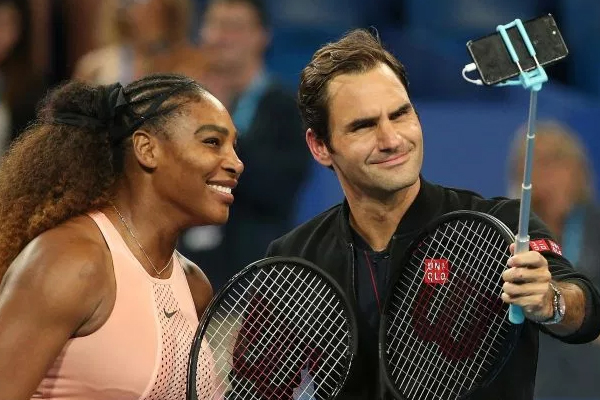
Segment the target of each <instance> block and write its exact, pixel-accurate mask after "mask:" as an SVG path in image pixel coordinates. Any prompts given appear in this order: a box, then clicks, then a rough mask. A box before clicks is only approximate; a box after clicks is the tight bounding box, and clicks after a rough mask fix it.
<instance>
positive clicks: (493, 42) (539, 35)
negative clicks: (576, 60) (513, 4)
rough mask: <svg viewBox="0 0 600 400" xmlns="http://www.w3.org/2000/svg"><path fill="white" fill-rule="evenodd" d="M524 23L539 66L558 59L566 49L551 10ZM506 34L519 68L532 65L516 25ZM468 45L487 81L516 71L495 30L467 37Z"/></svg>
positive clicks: (499, 78)
mask: <svg viewBox="0 0 600 400" xmlns="http://www.w3.org/2000/svg"><path fill="white" fill-rule="evenodd" d="M523 25H524V27H525V30H526V31H527V34H528V36H529V40H530V41H531V44H532V45H533V48H534V49H535V52H536V57H537V59H538V61H539V63H540V64H541V65H542V66H544V65H548V64H551V63H553V62H555V61H558V60H561V59H563V58H565V57H566V56H567V54H568V53H569V51H568V49H567V46H566V44H565V42H564V40H563V38H562V36H561V34H560V31H559V30H558V27H557V26H556V21H554V17H552V15H551V14H547V15H544V16H542V17H538V18H535V19H531V20H529V21H525V22H524V23H523ZM507 34H508V37H509V38H510V40H511V43H512V45H513V47H514V49H515V51H516V53H517V56H518V57H519V63H520V64H521V68H523V70H524V71H530V70H532V69H534V68H535V67H536V64H535V61H534V59H533V57H531V56H530V55H529V51H528V50H527V47H525V42H524V41H523V39H522V37H521V33H520V32H519V30H518V28H517V27H516V26H515V27H512V28H510V29H508V30H507ZM467 49H468V50H469V53H470V55H471V58H472V59H473V61H474V62H475V65H476V66H477V70H478V71H479V75H480V76H481V80H482V81H483V83H485V84H486V85H494V84H496V83H499V82H502V81H505V80H507V79H510V78H513V77H515V76H517V75H519V68H518V67H517V65H516V64H515V63H514V62H513V61H512V59H511V58H510V54H509V53H508V50H507V48H506V45H505V44H504V41H503V40H502V37H501V36H500V34H499V33H498V32H496V33H493V34H490V35H487V36H484V37H482V38H480V39H476V40H470V41H469V42H467Z"/></svg>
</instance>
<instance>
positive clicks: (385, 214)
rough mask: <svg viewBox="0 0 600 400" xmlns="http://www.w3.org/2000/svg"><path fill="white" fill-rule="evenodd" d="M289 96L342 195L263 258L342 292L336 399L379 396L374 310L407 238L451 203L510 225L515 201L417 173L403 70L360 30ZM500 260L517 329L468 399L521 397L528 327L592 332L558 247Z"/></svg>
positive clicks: (535, 234)
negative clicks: (343, 338) (306, 264)
mask: <svg viewBox="0 0 600 400" xmlns="http://www.w3.org/2000/svg"><path fill="white" fill-rule="evenodd" d="M517 73H518V72H517ZM298 99H299V106H300V110H301V114H302V117H303V119H304V122H305V125H306V127H307V131H306V141H307V144H308V147H309V149H310V151H311V153H312V155H313V157H314V159H315V160H316V161H317V162H319V163H320V164H322V165H323V166H325V167H327V168H330V169H332V170H333V171H334V172H335V174H336V175H337V177H338V179H339V181H340V184H341V186H342V189H343V191H344V194H345V201H344V202H343V203H342V204H339V205H337V206H335V207H333V208H331V209H329V210H327V211H325V212H324V213H322V214H320V215H318V216H316V217H315V218H313V219H312V220H310V221H308V222H307V223H305V224H303V225H301V226H299V227H297V228H296V229H294V230H293V231H291V232H290V233H288V234H286V235H285V236H283V237H281V238H279V239H277V240H275V241H274V242H272V243H271V245H270V246H269V249H268V251H267V256H277V255H281V256H298V257H303V258H305V259H307V260H309V261H311V262H313V263H315V264H316V265H318V266H320V267H321V268H323V269H324V270H325V271H326V272H327V273H329V274H330V275H331V276H332V277H333V278H334V279H335V280H337V282H338V283H339V285H340V286H341V287H342V289H343V290H344V291H345V292H346V294H347V295H348V297H349V298H350V299H352V300H351V303H352V304H353V307H354V308H355V312H356V314H357V316H358V319H359V333H358V343H359V353H358V355H357V357H356V360H355V362H354V365H355V369H354V371H353V374H354V375H353V376H352V377H351V378H350V379H349V381H348V382H347V384H346V386H345V387H344V388H343V390H342V392H341V394H340V396H339V397H338V398H339V399H343V400H347V399H361V400H362V399H365V400H366V399H369V400H371V399H390V398H392V396H391V394H390V393H388V391H387V390H386V389H385V388H383V387H382V384H381V377H380V370H379V369H380V363H379V358H378V357H379V353H378V347H379V342H378V340H379V337H378V333H379V324H380V319H381V314H380V313H381V310H382V303H383V302H384V301H385V299H386V297H387V295H388V294H389V293H388V292H387V289H388V285H389V284H390V278H391V277H392V276H393V275H394V274H395V271H396V270H398V269H399V268H400V265H399V261H400V259H401V258H402V257H403V255H404V253H405V252H406V250H407V248H408V246H409V245H410V243H411V242H412V241H413V239H415V237H416V236H417V234H418V233H419V231H420V230H421V229H422V228H423V227H424V226H425V225H427V224H428V223H429V222H431V221H433V220H435V219H437V218H438V217H440V216H441V215H443V214H446V213H449V212H452V211H456V210H477V211H481V212H484V213H488V214H491V215H493V216H495V217H496V218H498V219H499V220H501V221H502V222H504V223H505V224H506V225H507V226H508V227H509V228H510V229H511V230H513V232H517V227H518V222H519V221H518V220H519V214H520V213H519V202H518V201H515V200H508V199H503V198H494V199H484V198H483V197H481V196H480V195H478V194H476V193H473V192H470V191H467V190H460V189H451V188H446V187H443V186H440V185H436V184H434V183H430V182H428V181H426V180H425V179H424V177H423V176H422V175H421V166H422V161H423V134H422V131H421V123H420V120H419V116H418V114H417V111H416V110H415V108H414V106H413V104H412V102H411V100H410V97H409V93H408V81H407V77H406V72H405V70H404V67H403V65H402V64H401V63H400V62H399V61H398V60H397V59H396V58H395V57H394V56H393V55H392V54H390V53H389V52H388V51H386V50H385V49H384V48H383V47H382V45H381V43H380V42H379V41H378V40H377V38H375V37H373V35H371V34H370V33H369V32H367V31H364V30H355V31H352V32H350V33H348V34H347V35H346V36H344V37H343V38H341V39H340V40H338V41H337V42H333V43H329V44H327V45H325V46H323V47H322V48H321V49H319V50H318V51H317V52H316V53H315V54H314V56H313V57H312V60H311V61H310V63H309V64H308V66H307V67H306V68H304V70H303V71H302V74H301V84H300V88H299V93H298ZM528 223H529V228H530V229H529V231H528V233H529V235H530V237H531V240H537V241H544V243H555V240H554V239H553V237H552V235H551V234H550V232H549V230H548V229H547V227H546V226H545V225H544V223H543V222H542V221H541V220H539V219H538V218H537V217H535V216H531V217H530V218H528ZM511 251H513V252H514V246H511ZM509 265H510V267H512V268H510V269H507V273H505V274H503V279H504V282H505V293H504V294H503V295H502V300H503V301H504V302H506V303H510V304H514V305H518V306H521V307H523V311H524V318H525V322H524V324H523V330H522V333H521V335H520V337H519V338H518V343H517V344H516V347H515V349H514V351H513V352H512V354H511V355H510V357H509V358H508V360H507V362H506V364H505V365H503V367H502V369H501V371H500V372H499V373H498V375H497V376H496V377H495V379H493V381H492V382H489V385H487V387H484V388H481V389H480V390H476V391H475V392H474V393H472V394H471V395H469V396H468V399H470V400H497V399H506V400H531V399H532V398H533V388H534V382H535V369H536V360H537V338H538V333H539V331H540V329H543V330H544V331H545V332H548V333H550V334H552V335H553V336H556V337H557V338H559V340H561V341H564V342H567V343H582V342H589V341H592V340H594V339H595V338H596V337H597V336H598V335H599V334H600V295H599V294H598V293H597V292H596V291H595V289H594V287H593V285H592V283H591V282H590V281H589V280H588V279H587V278H586V277H585V276H583V275H581V274H578V273H577V272H575V271H574V270H573V268H572V266H571V265H570V264H569V262H568V261H567V260H566V259H565V258H563V257H562V256H561V254H560V249H559V248H556V249H555V248H549V249H548V250H542V249H539V248H538V249H537V251H536V250H535V249H532V250H531V251H530V250H529V249H527V251H525V252H523V253H520V254H516V255H514V256H513V257H511V258H510V261H509ZM557 293H559V297H560V301H559V302H557V301H555V299H556V298H557ZM541 324H545V325H544V326H545V328H540V326H542V325H541ZM403 345H407V346H408V344H403ZM419 362H420V360H419V359H418V358H417V359H415V363H419ZM407 400H416V399H407Z"/></svg>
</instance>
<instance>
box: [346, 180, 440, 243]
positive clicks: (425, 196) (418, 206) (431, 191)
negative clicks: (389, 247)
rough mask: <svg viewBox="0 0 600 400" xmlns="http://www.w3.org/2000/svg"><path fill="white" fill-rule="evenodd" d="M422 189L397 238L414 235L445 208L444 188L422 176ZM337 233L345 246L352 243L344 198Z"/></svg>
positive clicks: (402, 222) (400, 227) (347, 205)
mask: <svg viewBox="0 0 600 400" xmlns="http://www.w3.org/2000/svg"><path fill="white" fill-rule="evenodd" d="M420 179H421V187H420V189H419V193H418V194H417V197H416V198H415V200H414V201H413V203H412V204H411V205H410V207H409V208H408V210H407V211H406V214H404V217H402V220H400V224H398V227H397V228H396V233H395V235H396V236H402V235H409V234H414V233H415V232H418V231H420V230H421V229H423V228H424V227H425V226H426V224H427V223H428V222H429V221H431V220H432V219H433V218H435V217H436V216H437V215H439V214H440V211H441V209H442V206H443V200H444V193H443V187H441V186H439V185H434V184H432V183H429V182H428V181H426V180H425V179H423V177H422V176H420ZM337 220H338V221H337V225H338V226H337V233H338V237H339V238H340V240H342V241H343V243H344V244H346V245H347V244H349V243H352V241H353V240H352V231H351V228H350V205H349V204H348V201H347V200H346V199H345V198H344V202H343V203H342V205H341V207H340V208H339V210H338V216H337Z"/></svg>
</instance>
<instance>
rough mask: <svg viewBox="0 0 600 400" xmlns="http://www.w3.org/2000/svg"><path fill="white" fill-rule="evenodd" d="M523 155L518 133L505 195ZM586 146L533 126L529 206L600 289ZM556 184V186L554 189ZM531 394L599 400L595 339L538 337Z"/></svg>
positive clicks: (514, 187) (596, 214) (514, 190)
mask: <svg viewBox="0 0 600 400" xmlns="http://www.w3.org/2000/svg"><path fill="white" fill-rule="evenodd" d="M524 154H525V139H524V137H523V132H519V133H518V135H516V137H515V140H514V143H513V146H512V148H511V154H510V155H509V157H508V160H509V163H510V164H509V176H508V179H509V183H510V187H509V190H510V195H511V196H512V197H518V196H519V195H520V186H521V179H522V175H523V174H522V170H523V158H524ZM593 182H594V178H593V173H592V168H591V164H590V161H589V158H588V155H587V152H586V149H585V147H584V145H583V143H581V141H580V140H579V138H578V137H577V135H576V134H575V132H572V131H571V130H570V129H569V128H568V127H566V126H564V125H562V124H560V123H558V122H555V121H542V122H539V123H538V124H537V129H536V138H535V154H534V157H533V170H532V184H533V192H532V196H531V205H532V209H533V211H534V212H535V213H536V214H537V215H539V216H540V217H541V218H542V219H543V220H544V222H545V223H546V224H547V226H548V228H550V230H551V231H552V233H553V234H554V235H555V236H556V237H557V238H558V240H559V241H560V243H561V244H562V249H563V255H564V256H565V258H567V259H568V260H569V261H570V262H571V263H572V264H573V266H574V267H575V269H576V270H577V271H579V272H582V273H584V274H585V275H586V276H588V277H589V278H590V280H591V281H592V282H593V283H594V285H596V289H598V290H600V263H599V262H598V260H600V207H599V206H598V204H597V203H596V201H595V199H594V196H593V191H594V190H593V189H594V185H593ZM557 188H560V190H557ZM538 361H539V362H538V370H537V382H536V386H535V393H536V398H538V399H552V398H555V399H558V398H586V399H588V398H589V399H600V380H598V371H600V339H598V340H596V341H595V342H593V343H588V344H585V345H582V346H568V345H565V344H563V343H560V342H558V341H557V340H554V339H553V338H551V337H547V336H545V337H541V338H540V358H539V360H538Z"/></svg>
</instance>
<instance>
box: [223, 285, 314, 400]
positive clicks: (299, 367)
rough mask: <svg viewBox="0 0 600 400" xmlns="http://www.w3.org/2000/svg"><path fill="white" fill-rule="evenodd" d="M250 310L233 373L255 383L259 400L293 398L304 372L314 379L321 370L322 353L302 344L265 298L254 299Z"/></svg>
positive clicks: (234, 355) (236, 354) (236, 350)
mask: <svg viewBox="0 0 600 400" xmlns="http://www.w3.org/2000/svg"><path fill="white" fill-rule="evenodd" d="M248 308H249V310H248V313H247V315H246V316H245V318H244V322H243V324H242V326H241V328H240V331H239V334H238V337H237V340H236V343H235V345H234V348H233V354H232V355H233V371H235V372H236V373H237V374H239V375H240V376H241V377H244V378H246V379H248V380H250V381H252V382H253V388H254V390H255V391H256V393H258V394H259V395H260V396H261V397H260V398H264V399H291V398H292V395H293V392H294V389H296V388H298V387H300V386H301V385H302V383H303V382H302V380H303V376H302V372H303V371H304V372H305V373H307V375H308V376H311V375H313V373H314V371H315V370H316V369H317V368H318V366H319V364H320V359H321V352H320V351H319V350H318V349H317V347H316V346H311V344H310V343H303V342H301V341H300V338H299V335H297V333H296V332H295V331H294V329H293V327H292V326H291V325H289V324H287V323H286V322H285V321H283V320H282V319H281V315H278V314H277V312H276V311H275V310H274V307H272V305H271V303H270V302H269V301H268V300H267V299H266V298H264V297H262V296H260V295H255V296H253V297H252V299H251V301H250V304H249V307H248ZM267 338H270V340H269V339H267ZM238 394H239V393H238ZM244 398H245V397H244Z"/></svg>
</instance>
